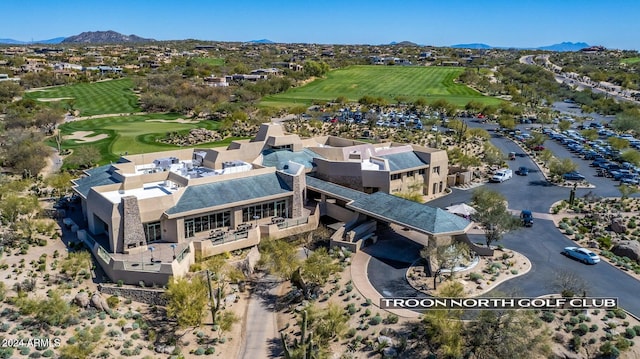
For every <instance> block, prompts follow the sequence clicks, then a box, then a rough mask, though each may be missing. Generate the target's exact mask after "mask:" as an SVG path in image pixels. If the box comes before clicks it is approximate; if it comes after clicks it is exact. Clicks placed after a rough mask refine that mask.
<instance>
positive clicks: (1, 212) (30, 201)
mask: <svg viewBox="0 0 640 359" xmlns="http://www.w3.org/2000/svg"><path fill="white" fill-rule="evenodd" d="M37 209H39V204H38V198H37V197H35V196H24V195H18V194H16V193H8V194H4V195H3V196H2V201H0V218H2V220H3V221H4V222H5V223H16V221H17V220H18V219H19V218H20V217H24V216H27V217H31V216H32V215H33V214H35V212H36V210H37Z"/></svg>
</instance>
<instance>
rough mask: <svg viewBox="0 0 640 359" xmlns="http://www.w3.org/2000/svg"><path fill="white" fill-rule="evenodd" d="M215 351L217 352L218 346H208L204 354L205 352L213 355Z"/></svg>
mask: <svg viewBox="0 0 640 359" xmlns="http://www.w3.org/2000/svg"><path fill="white" fill-rule="evenodd" d="M215 352H216V348H214V347H208V348H207V349H206V350H205V351H204V354H205V355H211V354H214V353H215Z"/></svg>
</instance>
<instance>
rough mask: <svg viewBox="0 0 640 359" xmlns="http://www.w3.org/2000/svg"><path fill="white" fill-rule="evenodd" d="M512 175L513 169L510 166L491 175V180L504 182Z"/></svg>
mask: <svg viewBox="0 0 640 359" xmlns="http://www.w3.org/2000/svg"><path fill="white" fill-rule="evenodd" d="M512 177H513V171H512V170H510V169H508V168H503V169H501V170H498V171H497V172H496V173H494V174H493V177H491V182H500V183H502V182H504V181H506V180H508V179H511V178H512Z"/></svg>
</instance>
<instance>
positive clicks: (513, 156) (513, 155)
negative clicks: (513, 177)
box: [509, 152, 516, 160]
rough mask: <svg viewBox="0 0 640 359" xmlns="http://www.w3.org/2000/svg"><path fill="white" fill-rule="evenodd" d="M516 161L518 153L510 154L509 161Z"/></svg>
mask: <svg viewBox="0 0 640 359" xmlns="http://www.w3.org/2000/svg"><path fill="white" fill-rule="evenodd" d="M515 159H516V153H515V152H509V160H515Z"/></svg>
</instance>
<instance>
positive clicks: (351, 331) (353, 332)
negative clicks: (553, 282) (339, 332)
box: [345, 328, 358, 338]
mask: <svg viewBox="0 0 640 359" xmlns="http://www.w3.org/2000/svg"><path fill="white" fill-rule="evenodd" d="M357 332H358V331H357V329H356V328H350V329H349V330H347V333H346V334H345V336H346V337H347V338H353V337H355V336H356V333H357Z"/></svg>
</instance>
